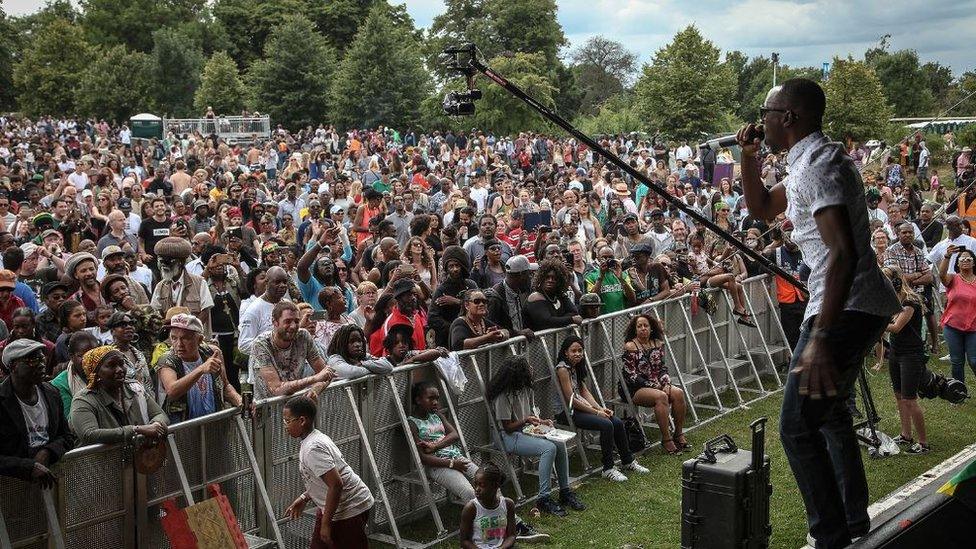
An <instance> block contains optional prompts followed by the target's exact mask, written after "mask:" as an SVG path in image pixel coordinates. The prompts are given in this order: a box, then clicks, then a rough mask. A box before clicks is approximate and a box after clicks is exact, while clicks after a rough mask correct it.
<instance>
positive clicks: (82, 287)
mask: <svg viewBox="0 0 976 549" xmlns="http://www.w3.org/2000/svg"><path fill="white" fill-rule="evenodd" d="M64 274H65V275H66V276H67V277H68V278H70V279H71V280H73V281H74V282H75V283H76V284H78V292H77V293H75V295H74V296H72V299H74V300H75V301H77V302H79V303H81V304H82V305H84V306H85V310H86V311H87V312H88V326H94V325H95V309H97V308H98V306H99V305H101V304H102V303H103V301H102V294H101V284H100V283H99V282H98V269H97V267H96V261H95V256H93V255H92V254H86V253H77V254H74V255H72V256H71V258H70V259H68V262H67V263H66V264H65V273H64Z"/></svg>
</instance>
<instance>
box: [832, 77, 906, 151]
mask: <svg viewBox="0 0 976 549" xmlns="http://www.w3.org/2000/svg"><path fill="white" fill-rule="evenodd" d="M824 93H825V94H826V95H827V110H826V112H825V113H824V128H825V129H826V131H827V133H828V134H830V135H831V136H832V137H833V138H834V139H847V138H850V139H855V140H858V141H863V140H865V139H868V138H871V137H874V136H878V135H881V134H882V133H883V132H884V130H885V127H886V126H887V124H888V119H889V118H890V117H891V108H890V107H889V106H888V104H887V102H886V101H885V95H884V88H883V87H882V85H881V81H880V80H879V79H878V76H877V74H875V72H874V70H872V69H871V67H869V66H868V65H867V63H864V62H861V61H855V60H854V59H851V58H847V59H836V58H835V59H834V62H833V68H831V70H830V78H828V79H827V82H826V83H825V84H824Z"/></svg>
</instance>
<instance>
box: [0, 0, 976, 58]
mask: <svg viewBox="0 0 976 549" xmlns="http://www.w3.org/2000/svg"><path fill="white" fill-rule="evenodd" d="M0 1H3V3H4V5H5V8H6V10H7V12H8V13H10V14H12V15H19V14H23V13H29V12H31V11H33V10H36V9H37V8H38V7H39V6H41V5H43V1H39V0H0ZM392 1H393V2H396V0H392ZM404 3H405V4H406V5H407V10H408V11H409V12H410V13H411V15H412V16H413V17H414V19H415V20H416V22H417V24H418V25H419V26H427V25H429V24H430V22H431V20H432V19H433V18H434V16H436V15H437V14H439V13H441V12H442V11H443V9H444V4H443V1H442V0H406V1H405V2H404ZM557 4H558V6H559V13H558V17H559V21H560V23H562V25H563V29H564V32H565V33H566V36H567V38H568V39H569V40H570V44H571V46H572V45H576V44H580V43H582V42H583V41H585V40H586V39H587V38H589V37H591V36H594V35H597V34H602V35H604V36H607V37H610V38H612V39H615V40H618V41H620V42H622V43H623V44H624V45H625V46H627V48H628V49H630V50H632V51H635V52H637V53H638V54H639V55H640V58H641V60H642V61H647V60H649V59H650V58H651V57H652V56H653V54H654V52H655V51H656V50H657V49H658V48H660V47H661V46H663V45H664V44H666V43H667V42H668V41H670V38H671V36H673V35H674V33H675V32H677V31H678V30H680V29H682V28H684V27H685V26H686V25H688V24H690V23H694V24H695V25H697V26H698V28H700V29H701V30H702V31H703V33H704V34H705V36H707V37H708V38H709V39H710V40H712V41H713V42H714V43H715V44H717V45H718V46H719V47H720V48H722V49H723V50H729V49H738V50H741V51H743V52H745V53H746V54H748V55H750V56H754V55H760V54H762V55H767V56H768V55H769V53H770V52H774V51H775V52H779V53H780V59H781V62H782V63H784V64H788V65H812V66H818V67H819V66H820V65H821V63H823V62H824V61H830V59H832V58H833V57H834V56H842V57H844V56H847V55H848V54H851V55H853V56H855V57H861V56H862V55H863V53H864V50H866V49H867V48H869V47H871V46H872V45H874V44H876V43H877V41H878V39H879V38H880V37H881V36H883V35H885V34H890V35H891V36H892V38H891V44H892V47H893V48H896V49H901V48H912V49H915V50H917V51H918V53H919V56H920V57H921V58H922V60H923V61H938V62H940V63H943V64H945V65H949V66H951V67H952V68H953V70H954V71H955V72H956V74H957V75H958V74H961V73H962V72H963V71H967V70H973V69H974V68H976V50H974V49H973V48H972V46H971V45H970V46H969V47H968V48H967V45H966V43H967V42H969V38H970V37H971V36H972V35H973V29H976V0H794V1H787V0H721V1H719V0H698V1H697V2H688V1H683V2H679V1H678V0H655V1H650V0H557ZM964 37H965V38H964Z"/></svg>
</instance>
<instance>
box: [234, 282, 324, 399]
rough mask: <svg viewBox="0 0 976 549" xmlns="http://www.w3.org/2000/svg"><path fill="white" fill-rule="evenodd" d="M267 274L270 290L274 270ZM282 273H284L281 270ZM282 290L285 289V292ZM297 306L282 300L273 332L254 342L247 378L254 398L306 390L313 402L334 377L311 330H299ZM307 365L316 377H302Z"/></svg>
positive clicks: (274, 317)
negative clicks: (252, 388)
mask: <svg viewBox="0 0 976 549" xmlns="http://www.w3.org/2000/svg"><path fill="white" fill-rule="evenodd" d="M275 269H280V267H275V268H274V269H272V270H270V271H268V275H269V283H268V286H269V288H270V287H271V286H273V284H272V283H271V282H270V277H271V276H272V275H273V274H276V273H272V271H274V270H275ZM280 274H282V275H283V274H284V272H283V271H282V272H281V273H280ZM282 291H283V290H282ZM299 316H300V315H299V312H298V307H297V306H296V305H295V304H294V303H292V302H290V301H281V302H279V303H277V304H275V305H274V308H273V309H272V310H271V319H272V329H271V330H268V331H266V332H264V333H262V334H261V335H259V336H258V337H257V338H256V339H255V340H254V342H253V345H252V347H251V352H250V362H249V363H248V370H249V374H248V377H249V379H250V380H251V382H252V383H254V397H255V398H256V399H262V398H268V397H271V396H278V395H292V394H295V393H297V392H299V391H303V390H306V389H307V391H306V392H305V395H306V396H308V397H309V398H311V399H312V400H317V399H318V396H319V395H320V394H321V393H322V391H324V390H325V388H326V387H328V386H329V383H331V382H332V380H333V379H334V378H335V372H334V371H333V370H332V368H329V367H328V366H326V363H325V358H324V357H323V356H322V354H321V353H320V352H319V350H318V348H317V347H316V346H315V341H314V339H313V338H312V335H311V334H310V333H308V330H305V329H304V328H299V327H298V325H299V322H300V318H299ZM305 364H308V365H309V366H310V367H311V368H312V370H313V371H314V372H315V373H314V374H312V375H310V376H308V377H302V372H303V371H304V369H305Z"/></svg>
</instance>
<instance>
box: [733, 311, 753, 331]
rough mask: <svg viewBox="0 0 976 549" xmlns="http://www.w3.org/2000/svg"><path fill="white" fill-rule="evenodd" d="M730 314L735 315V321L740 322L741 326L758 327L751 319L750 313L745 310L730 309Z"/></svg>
mask: <svg viewBox="0 0 976 549" xmlns="http://www.w3.org/2000/svg"><path fill="white" fill-rule="evenodd" d="M732 314H734V315H735V316H736V317H737V318H736V320H735V321H736V322H738V323H739V324H742V325H743V326H748V327H750V328H757V327H758V326H756V323H755V322H753V321H752V315H750V314H749V313H748V312H747V311H742V312H741V313H740V312H739V311H732Z"/></svg>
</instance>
